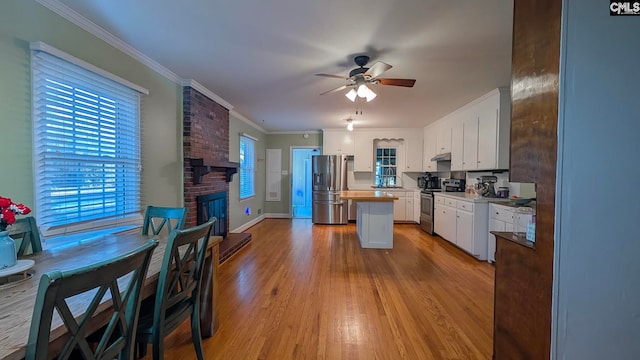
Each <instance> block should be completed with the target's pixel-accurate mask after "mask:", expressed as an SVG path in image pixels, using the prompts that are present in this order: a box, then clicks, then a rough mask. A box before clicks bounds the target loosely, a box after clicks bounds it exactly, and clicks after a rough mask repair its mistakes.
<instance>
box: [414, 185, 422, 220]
mask: <svg viewBox="0 0 640 360" xmlns="http://www.w3.org/2000/svg"><path fill="white" fill-rule="evenodd" d="M420 206H421V203H420V192H418V191H416V192H414V193H413V221H415V222H417V223H418V224H419V223H420Z"/></svg>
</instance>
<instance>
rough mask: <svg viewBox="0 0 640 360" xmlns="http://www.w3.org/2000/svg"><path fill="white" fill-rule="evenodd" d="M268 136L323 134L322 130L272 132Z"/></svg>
mask: <svg viewBox="0 0 640 360" xmlns="http://www.w3.org/2000/svg"><path fill="white" fill-rule="evenodd" d="M267 134H269V135H303V134H322V130H296V131H270V132H268V133H267Z"/></svg>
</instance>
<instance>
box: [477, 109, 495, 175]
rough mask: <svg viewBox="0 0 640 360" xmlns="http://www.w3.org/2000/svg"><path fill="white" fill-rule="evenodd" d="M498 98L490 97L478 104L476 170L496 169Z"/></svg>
mask: <svg viewBox="0 0 640 360" xmlns="http://www.w3.org/2000/svg"><path fill="white" fill-rule="evenodd" d="M498 107H499V100H498V103H496V101H495V99H493V98H491V99H488V100H487V101H485V102H482V103H481V104H479V106H478V159H477V163H478V167H477V169H478V170H487V169H496V168H497V166H498V164H497V156H498V155H497V149H498Z"/></svg>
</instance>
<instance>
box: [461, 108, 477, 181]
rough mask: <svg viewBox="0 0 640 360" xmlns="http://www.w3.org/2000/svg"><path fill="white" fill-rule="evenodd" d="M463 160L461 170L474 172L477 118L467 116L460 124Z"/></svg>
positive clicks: (475, 164) (473, 114)
mask: <svg viewBox="0 0 640 360" xmlns="http://www.w3.org/2000/svg"><path fill="white" fill-rule="evenodd" d="M462 127H463V130H462V131H463V135H462V143H463V145H462V146H463V148H464V150H463V160H462V170H476V169H477V168H478V116H477V115H476V114H475V113H471V114H469V116H468V117H467V118H466V119H465V121H464V123H463V124H462Z"/></svg>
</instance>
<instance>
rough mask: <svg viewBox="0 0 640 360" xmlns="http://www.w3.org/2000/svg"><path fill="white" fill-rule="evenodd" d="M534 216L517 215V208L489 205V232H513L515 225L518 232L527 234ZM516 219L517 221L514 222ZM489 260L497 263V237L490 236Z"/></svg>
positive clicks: (488, 244)
mask: <svg viewBox="0 0 640 360" xmlns="http://www.w3.org/2000/svg"><path fill="white" fill-rule="evenodd" d="M532 215H533V214H524V213H516V208H513V207H510V206H505V205H500V204H490V205H489V231H506V232H513V229H514V225H515V226H516V227H517V232H526V231H527V224H528V223H529V222H530V221H531V217H532ZM514 218H515V221H514ZM487 239H488V242H487V260H488V261H489V262H495V261H496V236H495V235H493V234H490V233H489V234H488V238H487Z"/></svg>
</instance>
